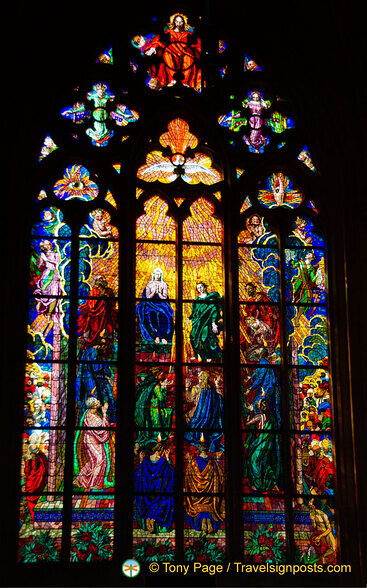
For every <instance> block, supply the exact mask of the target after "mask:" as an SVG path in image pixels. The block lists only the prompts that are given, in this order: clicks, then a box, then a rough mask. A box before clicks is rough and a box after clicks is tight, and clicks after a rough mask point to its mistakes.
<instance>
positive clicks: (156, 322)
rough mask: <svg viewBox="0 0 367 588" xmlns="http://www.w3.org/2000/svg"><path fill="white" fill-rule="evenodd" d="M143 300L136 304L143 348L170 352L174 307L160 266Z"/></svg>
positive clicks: (144, 293)
mask: <svg viewBox="0 0 367 588" xmlns="http://www.w3.org/2000/svg"><path fill="white" fill-rule="evenodd" d="M142 298H143V300H142V301H141V302H139V304H138V305H137V306H136V314H137V317H138V321H139V328H140V332H141V335H142V342H141V345H140V347H141V349H142V350H149V348H151V350H152V351H154V350H161V351H163V352H167V351H168V352H169V351H170V347H171V345H172V335H173V309H172V307H171V304H170V302H169V299H168V286H167V284H166V282H164V281H163V272H162V270H161V269H160V268H159V267H156V268H155V269H154V270H153V274H152V279H151V280H150V282H148V283H147V285H146V287H145V288H144V291H143V293H142Z"/></svg>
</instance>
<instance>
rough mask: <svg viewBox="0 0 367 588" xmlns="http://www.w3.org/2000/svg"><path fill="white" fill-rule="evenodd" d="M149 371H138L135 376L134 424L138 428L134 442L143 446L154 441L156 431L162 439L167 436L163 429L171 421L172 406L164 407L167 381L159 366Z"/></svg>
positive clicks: (167, 433) (167, 426) (169, 424)
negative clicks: (136, 379) (136, 383)
mask: <svg viewBox="0 0 367 588" xmlns="http://www.w3.org/2000/svg"><path fill="white" fill-rule="evenodd" d="M150 372H151V373H147V372H140V374H138V376H137V378H138V380H139V384H138V385H137V387H136V404H135V425H136V428H137V429H138V430H139V429H140V430H139V432H138V435H137V438H136V440H135V442H136V443H138V444H139V446H140V447H143V448H144V447H146V446H148V445H149V444H150V443H151V442H152V441H154V442H156V440H157V431H158V432H160V433H161V437H162V440H163V441H164V440H165V437H166V436H167V437H168V436H169V431H167V432H166V433H165V432H164V429H167V428H169V427H170V426H171V421H172V408H167V407H166V404H167V386H168V385H169V382H168V380H167V379H166V378H165V379H163V376H164V373H163V370H162V369H161V368H158V367H153V368H151V370H150ZM141 429H149V430H141Z"/></svg>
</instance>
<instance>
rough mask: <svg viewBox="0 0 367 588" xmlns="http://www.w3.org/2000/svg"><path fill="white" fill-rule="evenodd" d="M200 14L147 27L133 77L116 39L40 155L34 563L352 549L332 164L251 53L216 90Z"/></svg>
mask: <svg viewBox="0 0 367 588" xmlns="http://www.w3.org/2000/svg"><path fill="white" fill-rule="evenodd" d="M199 21H200V19H199V18H198V17H197V16H196V15H195V14H192V15H191V14H189V15H186V14H181V13H174V14H172V15H168V16H167V18H166V19H165V23H163V24H162V23H161V24H162V26H161V27H160V28H159V23H157V21H156V20H153V21H152V22H153V23H154V25H152V28H151V31H150V32H149V31H143V30H141V31H140V30H139V31H138V30H137V31H135V32H134V36H133V37H132V39H129V43H128V45H129V47H128V49H126V48H125V49H126V53H128V54H129V55H128V58H129V59H128V61H126V59H125V62H126V68H127V70H128V71H127V72H126V84H127V82H128V80H129V79H130V80H131V79H132V78H133V81H132V82H131V89H130V87H129V88H128V89H127V90H123V89H122V86H121V83H122V82H121V79H120V77H119V76H120V70H119V71H118V74H116V75H114V67H115V64H116V63H117V62H119V59H121V53H120V49H119V47H116V49H115V47H114V46H113V45H112V46H109V44H107V45H106V47H108V48H107V49H103V48H101V49H100V51H99V53H98V55H97V58H96V57H95V54H94V61H93V67H94V74H93V76H91V78H90V79H85V80H82V82H83V83H81V84H80V86H77V87H76V88H75V89H74V90H73V92H70V99H67V100H68V101H66V104H69V106H65V107H63V108H62V110H60V111H59V112H58V113H57V118H58V124H60V121H61V124H62V125H63V126H62V129H63V130H64V135H63V134H62V133H59V134H57V135H53V133H52V129H51V131H50V134H49V135H46V138H45V140H44V142H43V144H42V146H41V151H40V155H39V156H38V155H37V158H38V161H39V166H40V168H42V170H45V172H44V176H42V173H41V172H40V181H39V185H38V186H37V188H36V192H35V195H36V196H34V195H33V198H34V200H35V209H36V213H37V215H38V216H37V219H33V220H34V221H35V222H34V223H33V225H32V227H31V230H30V258H29V268H30V272H29V292H28V325H27V348H26V366H25V389H24V423H23V425H24V426H23V446H22V459H21V466H20V469H21V474H20V478H21V500H20V511H19V512H20V531H19V549H18V559H19V561H21V562H24V563H28V562H29V563H30V562H37V561H38V562H39V561H42V560H47V561H58V560H61V561H63V562H70V561H71V562H73V563H77V562H95V561H105V562H110V561H112V560H115V561H117V560H119V559H121V557H124V556H126V557H125V559H126V558H127V557H131V556H134V557H135V559H137V560H138V561H139V562H142V563H146V562H152V561H174V560H175V558H176V559H177V560H179V561H181V560H182V561H188V562H193V561H199V560H200V558H199V556H200V557H202V558H204V559H202V560H201V561H208V562H209V561H212V560H213V561H215V562H223V561H225V560H226V559H227V561H230V560H231V558H232V556H233V553H235V552H236V551H235V548H234V547H233V542H234V538H236V540H238V544H240V545H241V547H240V550H241V555H242V556H243V559H244V561H246V562H252V563H266V562H270V563H285V562H298V563H303V564H313V563H330V564H334V563H335V562H336V561H337V557H338V556H339V550H340V546H339V543H338V541H337V531H336V520H337V517H336V514H335V513H336V508H337V501H338V496H337V494H336V459H335V439H334V433H333V410H332V406H333V398H332V390H331V381H332V378H331V365H330V360H329V348H330V340H329V339H330V336H329V331H330V320H329V302H328V294H329V287H328V272H327V267H328V258H327V234H326V232H325V225H324V222H323V221H324V219H323V217H322V214H321V209H322V202H320V199H319V193H320V192H319V190H318V189H313V187H315V186H317V185H318V184H317V182H318V180H319V169H318V166H317V165H316V162H315V161H314V159H313V158H312V157H311V151H312V150H311V151H310V150H309V149H308V147H307V146H305V143H304V141H305V138H304V137H300V136H299V134H300V128H302V127H301V126H300V123H299V117H298V113H297V109H296V107H295V106H294V105H293V103H292V102H291V101H289V100H288V99H287V98H284V97H283V96H279V95H278V94H277V93H276V92H275V90H273V88H271V86H270V84H267V83H262V82H261V80H262V78H261V77H259V76H263V74H264V72H263V69H262V63H263V62H262V61H261V60H258V58H257V56H256V61H255V60H254V59H253V58H251V57H249V56H248V54H247V53H245V52H244V51H245V50H246V48H244V50H243V52H242V54H241V56H240V59H239V61H238V64H239V71H238V72H237V74H236V75H237V76H239V77H236V75H235V73H234V67H235V65H234V63H233V64H230V65H228V66H227V62H225V61H223V60H226V59H229V57H228V53H229V50H230V43H229V42H227V41H223V40H218V42H217V43H216V44H215V47H214V49H212V55H211V58H212V59H213V64H212V65H213V70H212V72H211V75H212V76H214V79H215V80H216V83H218V84H222V85H219V86H218V87H219V88H220V92H218V96H217V97H216V99H215V100H214V98H213V96H212V95H211V98H209V93H207V89H208V86H209V82H210V79H211V78H210V75H209V74H210V59H209V58H205V57H203V55H202V51H201V42H202V40H203V39H204V36H203V35H205V33H204V31H202V30H201V29H200V26H199V25H200V22H199ZM204 40H205V39H204ZM205 47H206V45H205ZM209 50H210V48H209ZM205 55H208V53H205ZM243 56H244V61H243ZM130 57H131V60H132V61H130ZM125 58H126V54H125ZM205 59H206V61H205ZM125 62H124V63H125ZM258 62H259V63H261V67H260V66H259V65H258ZM203 64H205V68H204V67H203ZM106 70H108V73H106ZM205 72H206V73H205ZM208 72H209V73H208ZM244 72H245V73H244ZM140 74H142V75H140ZM242 74H243V75H242ZM146 75H148V77H147V78H146ZM139 76H140V77H139ZM206 76H207V77H206ZM243 76H245V78H246V82H242V81H241V82H239V83H236V84H235V83H234V80H237V79H239V80H244V77H243ZM254 76H255V77H254ZM139 84H140V85H139ZM207 84H208V86H207ZM232 85H233V88H234V89H233V93H232ZM213 87H214V85H213V83H212V85H211V86H210V90H211V91H212V90H213ZM228 88H229V89H230V90H228ZM238 88H239V90H238ZM143 92H145V94H144V96H145V98H143V99H141V96H140V94H141V93H143ZM160 100H162V101H161V102H160ZM210 100H212V101H214V103H215V107H210V108H208V103H209V102H210ZM212 104H213V102H212ZM223 113H224V114H223ZM43 136H44V135H43ZM54 136H55V137H56V138H57V144H56V143H55V142H54V140H53V139H52V138H51V137H54ZM63 138H64V144H63V141H62V139H63ZM68 141H69V142H68ZM70 142H72V144H73V145H75V144H78V149H77V150H74V151H73V150H70V149H69V145H70ZM79 147H80V149H79ZM47 165H49V167H47ZM237 409H238V410H237ZM232 455H234V456H235V458H236V460H237V461H236V463H234V459H235V458H234V457H232ZM233 489H237V492H239V493H240V501H239V503H237V507H236V508H237V510H235V507H233V505H232V498H233V492H234V490H233ZM128 500H130V503H129V504H130V506H128V507H126V508H125V511H124V512H125V514H123V515H121V511H122V510H123V509H122V508H121V504H122V503H123V502H124V501H125V502H127V501H128ZM238 504H240V509H239V510H238ZM122 535H123V538H121V536H122ZM230 538H231V539H230ZM231 540H232V543H231ZM122 545H123V546H124V547H125V548H126V546H128V548H129V549H130V551H129V552H128V553H123V548H122ZM45 554H47V555H45Z"/></svg>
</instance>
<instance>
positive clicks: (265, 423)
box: [244, 398, 281, 492]
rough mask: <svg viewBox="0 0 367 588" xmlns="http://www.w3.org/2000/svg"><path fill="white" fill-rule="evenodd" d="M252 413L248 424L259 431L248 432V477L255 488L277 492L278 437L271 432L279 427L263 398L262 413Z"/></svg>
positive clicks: (278, 477) (279, 469)
mask: <svg viewBox="0 0 367 588" xmlns="http://www.w3.org/2000/svg"><path fill="white" fill-rule="evenodd" d="M251 412H252V415H253V416H252V415H251V414H250V415H249V416H248V418H247V422H246V427H249V426H255V427H256V429H257V431H256V432H252V431H251V432H248V433H247V435H246V443H245V472H244V473H245V478H247V479H248V484H249V486H250V487H251V489H252V490H257V491H259V492H268V491H275V492H276V491H278V490H279V489H280V486H281V455H280V444H279V436H278V435H277V434H274V433H271V431H274V429H276V428H277V424H276V420H275V417H274V416H273V415H272V414H271V413H270V409H269V404H268V403H267V401H266V400H265V399H264V398H263V399H261V400H260V402H259V413H258V414H255V415H254V409H252V411H251Z"/></svg>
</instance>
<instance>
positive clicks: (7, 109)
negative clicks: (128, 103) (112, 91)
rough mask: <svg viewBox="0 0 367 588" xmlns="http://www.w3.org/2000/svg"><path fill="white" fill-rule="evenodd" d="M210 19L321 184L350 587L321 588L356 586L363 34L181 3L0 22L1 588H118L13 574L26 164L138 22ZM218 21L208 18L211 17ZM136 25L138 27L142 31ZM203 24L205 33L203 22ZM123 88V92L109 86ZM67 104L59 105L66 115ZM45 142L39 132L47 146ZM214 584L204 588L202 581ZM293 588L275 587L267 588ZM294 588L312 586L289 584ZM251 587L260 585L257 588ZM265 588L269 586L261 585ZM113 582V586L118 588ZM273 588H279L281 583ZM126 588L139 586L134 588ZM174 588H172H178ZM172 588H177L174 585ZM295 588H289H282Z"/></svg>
mask: <svg viewBox="0 0 367 588" xmlns="http://www.w3.org/2000/svg"><path fill="white" fill-rule="evenodd" d="M190 6H191V7H192V9H193V10H194V11H198V12H201V14H202V15H203V19H204V21H205V18H206V17H205V15H210V25H213V26H216V27H217V32H218V38H223V39H226V38H231V39H232V40H233V46H234V48H236V44H237V45H238V48H239V50H240V49H242V50H243V48H245V49H246V52H247V53H248V54H249V55H250V56H254V57H255V58H257V59H258V60H259V62H260V63H261V66H262V69H263V70H264V71H267V72H271V76H272V77H273V79H274V83H276V84H277V85H279V87H281V88H283V92H284V94H287V95H289V96H291V97H292V99H293V100H295V101H297V105H298V107H299V112H300V117H301V119H302V121H303V127H304V130H305V132H306V133H307V145H308V146H309V148H310V150H311V153H312V156H313V158H314V159H315V160H316V161H317V163H318V165H319V167H320V169H321V172H322V175H321V177H320V182H321V184H320V185H321V199H322V202H321V205H322V207H323V209H324V210H327V211H328V215H327V218H328V220H327V223H328V228H329V231H330V239H329V274H330V277H331V278H330V291H331V295H330V300H331V318H332V324H333V327H332V333H331V335H332V342H333V344H334V345H333V347H334V356H333V364H334V374H333V379H334V382H333V383H334V393H335V396H336V405H335V408H336V417H337V418H336V421H337V422H336V442H337V450H338V452H339V464H340V465H339V500H340V508H341V519H340V521H341V528H342V533H343V537H344V547H343V552H342V557H341V561H342V563H344V562H345V563H347V562H349V561H352V562H353V574H352V576H349V577H342V575H341V576H339V577H335V576H334V578H333V579H332V580H331V579H329V580H328V581H329V583H330V582H331V585H338V584H340V585H349V586H364V585H365V581H366V580H365V570H363V566H362V563H361V562H364V565H365V564H366V560H367V558H366V547H365V546H366V540H365V536H366V532H367V529H366V519H367V513H366V506H365V501H366V463H367V455H366V441H365V428H366V416H367V411H366V396H367V386H366V375H365V371H366V370H365V365H366V348H367V346H366V334H367V316H366V285H367V279H366V274H367V255H366V236H367V235H366V222H367V204H366V202H367V186H366V181H365V175H366V172H365V169H366V155H367V153H366V131H365V124H366V104H367V95H366V70H367V59H366V57H367V56H366V42H365V37H366V31H365V20H364V17H363V16H362V6H363V5H361V4H360V3H359V2H348V1H346V0H338V1H332V0H322V1H320V0H319V2H316V1H314V0H310V1H308V2H306V1H304V2H282V1H280V2H277V3H275V2H274V3H272V4H267V3H262V2H260V1H259V2H256V3H255V2H235V1H233V0H218V1H215V0H212V1H209V0H208V1H206V2H205V1H204V0H202V1H201V2H200V1H198V2H192V3H191V4H190V2H186V3H174V2H172V3H167V2H159V3H156V4H154V3H152V2H151V3H148V2H139V3H137V2H132V3H129V4H128V3H123V2H112V1H111V0H105V1H104V2H101V3H100V4H98V5H94V4H92V3H86V2H78V3H74V4H71V3H70V4H68V3H61V2H35V3H30V2H25V1H22V2H21V1H15V2H12V3H11V4H10V6H9V7H8V10H9V12H8V13H6V14H5V15H3V19H2V33H1V34H2V42H3V50H2V53H1V62H2V65H3V67H4V73H3V76H2V82H3V83H2V92H1V94H2V99H3V106H2V109H1V118H2V124H1V126H0V129H1V142H0V144H1V161H2V163H3V164H4V166H3V172H2V182H1V188H2V189H1V197H2V207H1V209H2V216H1V224H2V231H1V233H2V236H3V247H2V251H3V252H4V256H3V261H2V266H1V267H2V272H1V273H2V293H3V294H4V302H3V305H2V315H3V316H2V321H3V326H2V328H1V338H2V352H1V358H2V359H3V360H4V362H3V367H2V369H1V376H2V392H1V394H2V395H1V422H2V427H1V435H2V437H1V449H2V458H1V462H0V463H1V466H2V467H1V470H2V476H1V491H2V493H3V494H4V496H3V498H2V500H1V503H0V504H1V508H0V513H1V519H2V520H1V534H2V538H3V539H4V543H3V546H2V547H1V550H0V551H1V556H2V560H3V567H2V568H1V569H2V570H4V571H8V572H9V573H10V575H11V578H9V580H6V581H5V582H4V585H9V586H28V585H29V586H36V585H39V586H41V585H50V586H51V585H52V586H56V585H58V586H62V585H98V586H103V585H108V584H109V583H110V584H111V585H119V582H120V578H121V575H120V576H119V574H118V573H117V572H116V575H114V573H115V572H113V573H112V572H111V574H110V575H109V576H107V577H106V576H105V575H104V572H100V571H98V570H96V571H95V572H93V574H92V575H90V573H89V572H87V571H85V570H81V571H80V570H79V571H77V570H75V569H74V568H73V569H74V572H73V575H72V576H71V577H70V576H63V571H62V570H61V571H56V572H55V571H54V570H53V569H52V568H51V569H49V568H48V567H47V566H45V568H44V569H45V570H49V571H48V572H47V571H46V573H44V572H42V571H41V572H40V571H36V570H26V571H23V572H22V573H19V571H18V569H17V567H16V566H15V564H14V547H15V545H16V535H17V507H18V505H17V502H16V500H14V497H15V496H16V494H17V492H18V479H17V476H18V472H19V451H20V428H21V423H22V419H21V412H22V402H23V397H22V394H23V390H22V386H23V377H24V376H23V370H24V364H23V357H24V355H23V353H24V339H25V329H24V325H25V321H26V294H25V293H26V276H27V271H28V270H27V258H26V251H27V239H28V230H29V211H30V210H31V206H32V203H33V202H34V200H35V196H36V194H37V192H36V191H35V190H36V186H37V181H36V172H37V169H38V168H37V160H38V155H39V152H40V148H41V145H42V143H43V139H44V137H45V135H46V134H47V133H48V132H51V131H50V129H51V128H52V124H53V121H54V120H55V117H56V115H57V107H55V102H56V104H57V105H58V104H59V100H60V96H68V95H71V90H72V88H73V87H74V86H75V84H76V83H78V78H80V76H81V75H83V74H84V68H85V67H86V64H89V63H90V62H91V61H94V59H95V57H96V56H97V55H98V52H99V51H100V50H101V49H104V48H107V47H109V46H110V44H111V43H112V44H113V43H114V42H117V43H124V42H125V39H128V38H130V36H129V35H130V34H131V32H132V31H133V32H138V31H139V30H141V31H142V32H143V31H145V30H146V27H145V25H144V26H143V24H142V22H143V21H144V19H143V15H145V14H146V15H147V17H150V16H152V15H156V16H158V17H159V15H160V14H162V15H163V16H166V15H167V16H168V15H169V14H172V13H173V12H175V11H176V10H180V9H182V10H185V9H188V10H189V9H190ZM215 15H217V16H215ZM144 22H145V21H144ZM206 24H208V22H207V23H206ZM122 83H123V82H122ZM67 104H68V103H67V102H65V104H62V105H65V106H66V105H67ZM51 136H52V133H51ZM211 581H213V580H211ZM275 581H279V585H283V584H286V583H287V582H288V584H289V585H292V581H293V583H294V579H293V580H289V581H288V580H286V579H285V578H284V577H283V578H278V580H276V579H275V578H274V577H273V578H271V582H275ZM297 581H299V584H297V585H301V583H302V584H304V585H310V584H312V585H319V584H318V583H317V582H318V581H317V579H316V580H312V579H311V580H310V579H303V580H302V579H300V578H297ZM263 582H265V583H266V580H265V579H264V580H263ZM268 582H269V580H268ZM121 583H122V582H121ZM282 583H283V584H282ZM135 585H139V584H135ZM177 585H178V584H177ZM182 585H184V584H182ZM293 585H294V584H293Z"/></svg>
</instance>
